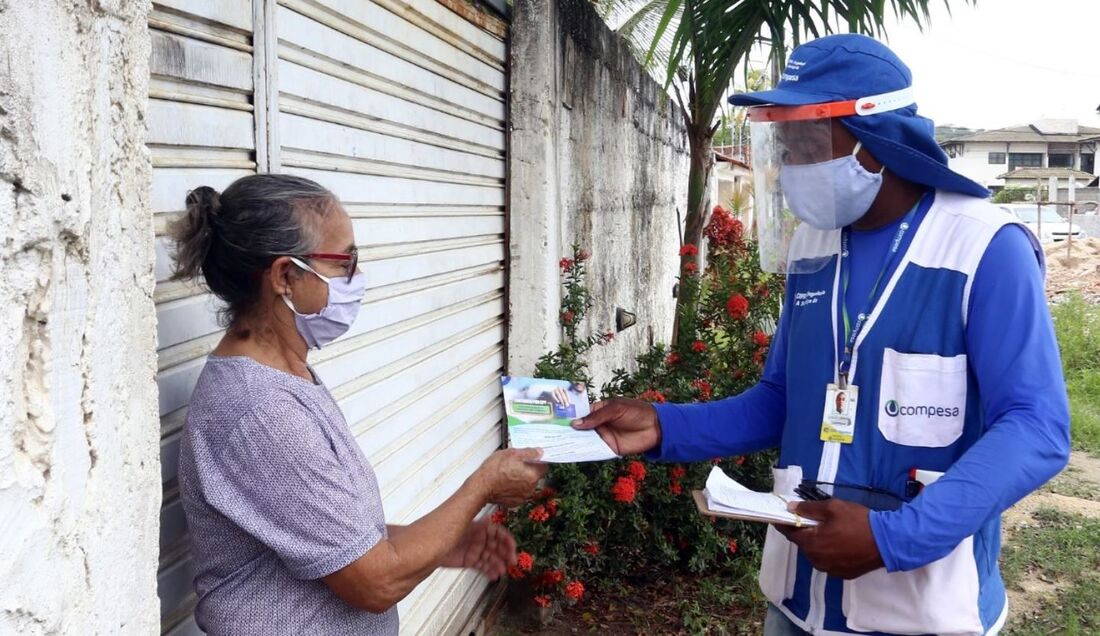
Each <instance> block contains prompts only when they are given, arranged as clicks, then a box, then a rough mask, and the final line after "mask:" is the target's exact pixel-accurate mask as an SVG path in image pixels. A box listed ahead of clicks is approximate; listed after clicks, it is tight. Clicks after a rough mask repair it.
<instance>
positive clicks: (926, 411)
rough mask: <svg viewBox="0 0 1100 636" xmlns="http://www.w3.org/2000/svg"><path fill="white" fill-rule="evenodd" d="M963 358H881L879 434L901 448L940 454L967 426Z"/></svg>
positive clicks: (911, 355)
mask: <svg viewBox="0 0 1100 636" xmlns="http://www.w3.org/2000/svg"><path fill="white" fill-rule="evenodd" d="M966 382H967V375H966V355H957V356H952V357H946V356H939V355H935V354H928V353H900V352H898V351H894V350H893V349H885V350H884V351H883V353H882V377H881V381H880V384H879V403H878V413H877V415H878V418H877V419H878V428H879V431H880V432H881V433H882V435H883V437H885V438H886V439H887V440H889V441H891V442H893V443H895V444H901V445H903V446H921V447H927V448H942V447H944V446H950V445H951V444H953V443H955V441H956V440H958V439H959V437H961V436H962V433H963V425H964V423H965V422H966Z"/></svg>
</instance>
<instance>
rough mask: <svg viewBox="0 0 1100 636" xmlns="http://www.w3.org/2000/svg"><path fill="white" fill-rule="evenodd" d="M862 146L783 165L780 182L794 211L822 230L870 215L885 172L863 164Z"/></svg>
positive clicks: (841, 225) (837, 227) (842, 225)
mask: <svg viewBox="0 0 1100 636" xmlns="http://www.w3.org/2000/svg"><path fill="white" fill-rule="evenodd" d="M861 146H862V142H858V143H856V147H855V149H854V150H852V154H850V155H848V156H846V157H840V158H839V159H833V160H831V161H822V162H820V163H810V164H806V165H783V166H780V168H779V185H780V187H781V188H783V196H784V197H786V199H787V205H789V206H790V207H791V212H793V213H794V215H795V216H797V217H798V218H799V219H802V221H804V222H806V223H807V224H809V225H810V226H812V227H815V228H817V229H819V230H836V229H839V228H842V227H846V226H849V225H851V224H852V223H855V222H856V221H858V220H859V219H860V217H862V216H863V215H864V214H867V210H869V209H871V204H872V203H874V201H875V197H876V196H878V191H879V188H881V187H882V171H879V172H877V173H876V172H868V171H867V169H866V168H864V167H863V165H862V164H860V163H859V160H858V159H856V153H857V152H859V149H860V147H861ZM885 169H886V168H885V167H884V168H883V170H885Z"/></svg>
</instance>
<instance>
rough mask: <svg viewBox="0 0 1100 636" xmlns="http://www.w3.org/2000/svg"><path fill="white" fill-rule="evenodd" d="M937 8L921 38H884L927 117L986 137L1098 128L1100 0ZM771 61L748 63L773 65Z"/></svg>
mask: <svg viewBox="0 0 1100 636" xmlns="http://www.w3.org/2000/svg"><path fill="white" fill-rule="evenodd" d="M888 4H889V3H888ZM929 4H930V5H932V8H931V20H930V21H929V22H928V23H926V24H925V27H924V29H923V31H922V30H921V29H920V28H918V27H917V26H916V25H914V24H913V23H912V22H899V21H898V20H897V19H894V18H893V16H890V18H889V19H888V20H887V22H886V34H885V41H886V43H887V44H888V45H889V46H890V48H891V49H893V50H894V52H895V53H897V54H898V56H899V57H900V58H901V59H902V61H904V62H905V63H906V64H907V65H908V66H909V68H910V70H912V72H913V89H914V91H915V92H916V97H917V107H918V110H919V112H920V113H921V114H922V115H924V116H925V117H929V118H931V119H932V120H933V121H935V122H936V124H939V125H955V126H965V127H967V128H983V129H987V130H988V129H991V128H1004V127H1007V126H1017V125H1023V124H1028V123H1031V122H1033V121H1036V120H1039V119H1047V118H1055V119H1076V120H1077V121H1078V122H1079V123H1080V124H1082V125H1086V126H1095V127H1100V115H1098V114H1097V112H1096V109H1097V107H1098V106H1100V0H977V2H976V3H974V2H970V3H967V2H964V0H946V1H945V0H929ZM948 4H950V6H951V9H950V11H948V9H947V5H948ZM766 54H767V52H766V50H765V49H763V48H760V49H758V51H757V52H756V53H754V54H753V56H752V58H751V61H750V65H751V66H753V67H762V66H765V59H766ZM740 73H741V71H740V70H739V71H738V72H737V73H735V74H734V78H735V81H736V82H737V83H738V84H740V78H741V74H740Z"/></svg>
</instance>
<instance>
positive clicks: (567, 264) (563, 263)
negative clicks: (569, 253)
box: [558, 258, 574, 272]
mask: <svg viewBox="0 0 1100 636" xmlns="http://www.w3.org/2000/svg"><path fill="white" fill-rule="evenodd" d="M573 262H574V261H573V259H571V258H563V259H561V260H560V261H558V267H560V268H561V271H563V272H568V271H569V270H571V269H573Z"/></svg>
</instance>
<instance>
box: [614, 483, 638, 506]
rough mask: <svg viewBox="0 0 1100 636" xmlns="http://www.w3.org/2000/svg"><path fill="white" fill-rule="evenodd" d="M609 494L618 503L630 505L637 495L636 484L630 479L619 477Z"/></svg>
mask: <svg viewBox="0 0 1100 636" xmlns="http://www.w3.org/2000/svg"><path fill="white" fill-rule="evenodd" d="M611 494H612V495H614V497H615V501H617V502H619V503H632V502H633V501H634V497H636V496H637V495H638V483H637V482H636V481H634V480H633V479H632V478H630V477H619V478H618V479H617V480H615V485H614V486H612V487H611Z"/></svg>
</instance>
